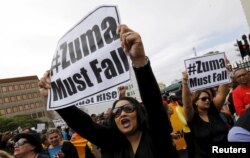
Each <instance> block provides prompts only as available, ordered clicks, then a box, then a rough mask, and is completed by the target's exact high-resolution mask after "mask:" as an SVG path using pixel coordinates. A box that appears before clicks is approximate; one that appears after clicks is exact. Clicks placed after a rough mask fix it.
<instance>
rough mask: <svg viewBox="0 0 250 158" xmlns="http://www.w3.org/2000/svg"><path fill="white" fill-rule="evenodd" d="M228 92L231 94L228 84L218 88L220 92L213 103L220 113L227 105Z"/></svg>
mask: <svg viewBox="0 0 250 158" xmlns="http://www.w3.org/2000/svg"><path fill="white" fill-rule="evenodd" d="M228 92H229V87H228V84H224V85H220V86H219V87H218V91H217V93H216V96H215V97H214V98H213V103H214V106H215V107H216V108H217V109H218V110H219V111H220V109H221V108H222V106H223V105H224V103H225V100H226V97H227V95H228Z"/></svg>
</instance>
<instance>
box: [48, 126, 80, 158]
mask: <svg viewBox="0 0 250 158" xmlns="http://www.w3.org/2000/svg"><path fill="white" fill-rule="evenodd" d="M47 139H48V141H49V144H50V145H49V147H48V148H46V149H45V150H44V153H45V154H46V155H49V157H50V158H78V153H77V150H76V148H75V147H74V145H73V144H72V143H71V142H69V141H63V138H62V135H61V132H60V131H59V130H58V129H50V130H49V131H48V132H47Z"/></svg>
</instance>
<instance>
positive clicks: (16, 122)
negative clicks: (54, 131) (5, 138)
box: [0, 115, 43, 132]
mask: <svg viewBox="0 0 250 158" xmlns="http://www.w3.org/2000/svg"><path fill="white" fill-rule="evenodd" d="M38 123H43V122H42V121H40V120H37V119H32V118H31V116H30V115H16V116H13V117H9V118H3V117H0V132H5V131H13V130H16V129H17V128H18V127H21V128H24V127H36V126H37V124H38Z"/></svg>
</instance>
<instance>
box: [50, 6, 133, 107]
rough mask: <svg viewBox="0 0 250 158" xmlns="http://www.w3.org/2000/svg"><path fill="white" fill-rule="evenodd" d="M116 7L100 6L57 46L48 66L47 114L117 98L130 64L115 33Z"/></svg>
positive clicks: (117, 18)
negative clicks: (49, 82)
mask: <svg viewBox="0 0 250 158" xmlns="http://www.w3.org/2000/svg"><path fill="white" fill-rule="evenodd" d="M119 24H120V18H119V15H118V9H117V8H116V7H115V6H101V7H99V8H97V9H95V10H94V11H93V12H91V13H90V14H88V15H87V16H86V17H85V18H83V19H82V20H81V21H80V22H79V23H78V24H77V25H75V26H74V27H73V28H72V29H71V30H69V31H68V32H67V33H66V34H65V35H64V36H63V37H62V38H61V39H60V40H59V42H58V45H57V49H56V52H55V54H54V57H53V60H52V64H51V87H52V88H51V89H50V91H49V97H48V104H47V105H48V107H47V108H48V110H55V109H60V108H65V107H68V106H73V105H76V106H78V105H89V104H95V103H100V102H105V101H110V100H112V99H116V98H117V97H118V92H117V87H116V86H118V85H120V84H123V83H125V82H127V81H129V61H128V58H127V56H126V55H125V53H124V52H123V49H122V48H121V44H120V38H119V35H118V34H117V33H116V28H117V25H119Z"/></svg>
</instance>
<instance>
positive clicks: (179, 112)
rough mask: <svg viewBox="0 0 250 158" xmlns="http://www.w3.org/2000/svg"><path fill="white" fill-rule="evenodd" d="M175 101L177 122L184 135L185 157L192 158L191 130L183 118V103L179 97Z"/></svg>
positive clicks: (193, 155)
mask: <svg viewBox="0 0 250 158" xmlns="http://www.w3.org/2000/svg"><path fill="white" fill-rule="evenodd" d="M176 99H177V107H176V113H177V115H178V118H179V120H180V121H181V123H182V125H183V129H182V130H183V133H184V140H185V142H186V145H187V155H188V156H187V157H188V158H194V157H195V153H194V143H193V136H192V133H191V130H190V128H189V126H188V123H187V120H186V118H185V113H184V110H183V103H182V98H181V97H180V96H177V97H176Z"/></svg>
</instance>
